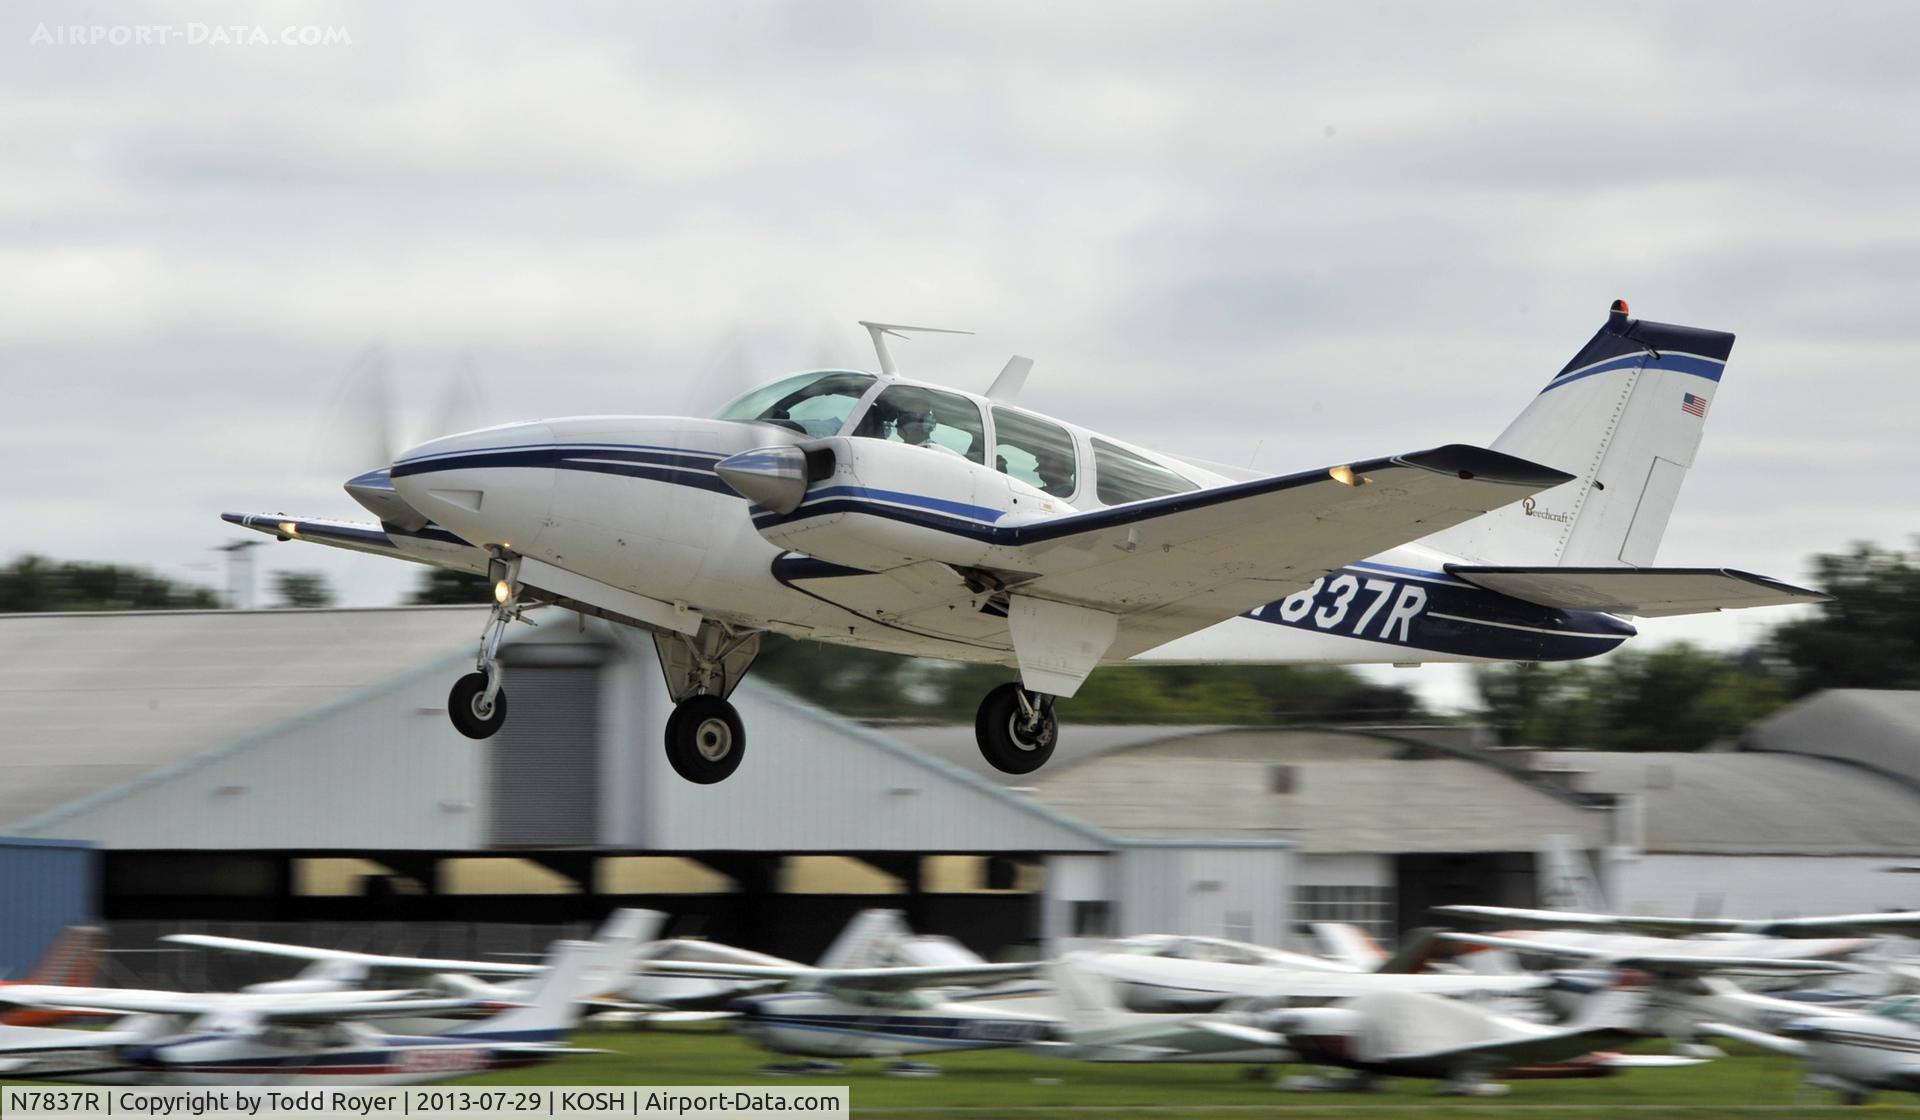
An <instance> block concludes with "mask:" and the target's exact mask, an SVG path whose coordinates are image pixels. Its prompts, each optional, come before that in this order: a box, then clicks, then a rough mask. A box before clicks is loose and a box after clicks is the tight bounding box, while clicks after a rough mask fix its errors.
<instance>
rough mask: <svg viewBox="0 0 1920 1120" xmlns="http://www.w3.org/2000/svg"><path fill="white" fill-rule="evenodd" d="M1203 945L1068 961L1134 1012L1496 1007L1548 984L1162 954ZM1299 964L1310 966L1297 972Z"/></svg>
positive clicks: (1125, 944) (1294, 959) (1280, 959)
mask: <svg viewBox="0 0 1920 1120" xmlns="http://www.w3.org/2000/svg"><path fill="white" fill-rule="evenodd" d="M1210 940H1211V939H1193V938H1170V939H1168V943H1167V946H1160V945H1156V944H1155V943H1154V942H1153V941H1152V940H1148V939H1128V940H1126V941H1121V942H1114V943H1112V944H1110V945H1108V946H1106V947H1105V948H1099V949H1092V948H1090V949H1085V950H1082V951H1081V952H1079V953H1077V954H1075V959H1076V961H1077V963H1078V967H1079V968H1080V969H1082V970H1083V971H1087V972H1092V973H1096V974H1098V975H1099V976H1101V977H1103V978H1104V979H1105V981H1106V982H1108V983H1110V984H1112V985H1113V986H1114V989H1115V990H1116V991H1117V992H1118V993H1119V998H1120V1000H1121V1002H1122V1003H1123V1004H1124V1005H1125V1006H1126V1007H1128V1008H1129V1009H1131V1010H1134V1011H1169V1012H1170V1011H1203V1010H1210V1009H1212V1008H1215V1007H1218V1006H1219V1005H1221V1004H1223V1003H1226V1002H1228V1001H1231V1000H1244V999H1282V1000H1286V1001H1287V1002H1289V1003H1325V1002H1329V1001H1331V1000H1337V999H1351V998H1353V997H1355V996H1360V995H1365V994H1367V993H1370V992H1380V991H1396V992H1423V993H1426V994H1429V995H1437V996H1451V997H1455V998H1460V999H1475V1000H1495V999H1503V998H1506V997H1510V996H1515V995H1524V994H1526V993H1529V992H1537V991H1539V990H1541V989H1543V988H1546V987H1548V986H1549V985H1551V984H1552V983H1553V980H1552V978H1551V977H1548V976H1545V975H1541V974H1537V973H1527V974H1513V975H1495V976H1487V975H1480V974H1476V973H1459V972H1448V973H1438V972H1357V971H1354V970H1352V969H1350V968H1346V967H1342V966H1339V965H1335V964H1332V963H1331V962H1325V961H1318V960H1317V959H1316V958H1310V957H1309V958H1302V957H1300V955H1299V954H1294V953H1287V954H1280V953H1274V951H1272V950H1268V951H1267V952H1268V953H1271V954H1273V955H1272V956H1260V955H1255V954H1246V955H1237V954H1236V955H1223V954H1220V953H1217V952H1199V953H1192V954H1180V953H1177V952H1176V953H1174V954H1170V953H1168V952H1167V951H1166V949H1167V947H1169V946H1171V947H1176V948H1177V947H1178V946H1180V944H1181V943H1182V942H1185V943H1188V944H1198V945H1201V946H1205V945H1207V943H1208V941H1210ZM1215 944H1220V945H1228V946H1231V945H1235V944H1236V943H1234V942H1215ZM1303 960H1304V961H1306V962H1311V963H1308V964H1304V965H1303V964H1302V963H1300V962H1301V961H1303Z"/></svg>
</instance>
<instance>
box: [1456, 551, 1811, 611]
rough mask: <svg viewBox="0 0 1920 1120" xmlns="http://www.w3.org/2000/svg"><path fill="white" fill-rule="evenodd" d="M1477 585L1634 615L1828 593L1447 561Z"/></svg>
mask: <svg viewBox="0 0 1920 1120" xmlns="http://www.w3.org/2000/svg"><path fill="white" fill-rule="evenodd" d="M1447 571H1448V572H1449V573H1450V574H1452V575H1455V576H1458V577H1459V578H1461V579H1463V580H1466V581H1467V582H1468V583H1471V584H1474V585H1475V586H1477V587H1484V588H1486V589H1487V590H1488V591H1497V592H1499V593H1500V594H1502V595H1510V596H1512V597H1513V598H1515V599H1521V600H1524V601H1526V602H1529V603H1538V604H1539V605H1541V606H1543V607H1555V608H1558V609H1560V610H1574V611H1604V612H1606V613H1607V614H1630V615H1634V616H1635V617H1638V618H1664V617H1667V616H1669V615H1681V614H1711V613H1713V612H1714V611H1727V610H1737V609H1739V608H1742V607H1779V606H1786V605H1787V604H1790V603H1824V602H1827V601H1828V600H1830V599H1832V598H1833V596H1831V595H1828V594H1826V593H1825V592H1820V591H1810V590H1808V589H1806V588H1804V587H1795V586H1794V585H1792V584H1790V583H1782V582H1780V581H1779V580H1777V579H1768V578H1767V577H1766V576H1756V575H1754V574H1752V573H1750V572H1736V571H1734V570H1733V569H1731V568H1505V567H1487V566H1478V565H1472V564H1448V565H1447Z"/></svg>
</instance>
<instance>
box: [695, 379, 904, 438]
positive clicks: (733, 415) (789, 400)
mask: <svg viewBox="0 0 1920 1120" xmlns="http://www.w3.org/2000/svg"><path fill="white" fill-rule="evenodd" d="M875 380H877V379H876V378H875V377H874V376H873V375H872V374H870V373H855V372H852V371H850V370H814V371H813V372H811V373H797V374H795V375H793V376H792V377H789V378H785V379H784V380H780V381H776V382H774V383H773V384H771V385H762V386H761V387H760V388H758V389H755V390H753V391H752V392H750V393H748V394H747V395H745V396H743V397H739V398H736V399H735V400H733V401H732V402H731V403H729V404H728V405H726V407H724V408H722V409H721V410H720V411H718V412H716V413H714V414H713V416H714V419H716V420H744V421H748V422H752V423H760V424H773V425H776V426H778V427H782V428H786V429H788V430H790V431H795V432H799V433H800V434H801V435H806V436H816V437H817V436H833V435H839V434H840V429H841V428H843V427H845V426H846V423H847V417H849V416H851V415H853V410H854V409H855V408H856V407H858V405H859V404H860V398H861V397H864V396H866V395H867V390H868V389H871V388H872V387H873V383H874V381H875Z"/></svg>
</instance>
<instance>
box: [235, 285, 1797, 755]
mask: <svg viewBox="0 0 1920 1120" xmlns="http://www.w3.org/2000/svg"><path fill="white" fill-rule="evenodd" d="M864 325H865V326H866V327H867V329H868V331H869V332H870V333H871V334H872V336H873V341H874V345H875V349H876V350H877V352H878V357H879V364H880V372H879V373H877V374H874V373H861V372H855V371H851V370H816V371H812V372H809V373H801V374H796V375H794V376H792V377H788V378H786V379H784V380H781V381H777V382H774V383H773V384H771V385H768V386H766V387H764V388H761V389H756V390H754V391H753V392H750V393H748V394H747V395H745V396H743V397H740V398H739V399H737V400H735V401H733V402H732V403H731V404H728V405H726V406H725V407H724V408H722V409H721V410H720V411H719V413H718V414H717V415H715V416H713V417H711V418H698V417H683V416H600V417H582V418H573V419H560V420H541V421H536V422H532V423H524V424H510V425H505V426H501V427H495V428H488V429H484V430H481V431H475V432H467V433H465V434H462V435H454V436H448V437H446V438H444V439H437V440H434V441H432V442H430V443H426V444H422V445H420V446H419V447H416V448H414V449H412V450H410V451H407V452H406V453H404V454H402V455H401V456H400V457H399V458H398V459H397V460H396V461H395V462H394V463H393V464H392V465H390V466H386V467H381V468H379V469H377V470H372V471H368V472H367V473H365V474H363V475H360V476H359V477H357V478H354V479H352V480H351V481H349V482H348V483H347V484H346V488H347V491H348V492H349V493H350V494H352V495H353V497H354V498H355V499H356V500H358V501H359V502H360V503H361V504H362V505H364V506H366V507H367V508H368V509H369V510H371V511H372V512H373V513H374V514H375V515H377V516H378V517H379V518H380V524H379V525H377V526H374V525H365V524H356V523H351V522H340V521H326V520H306V519H300V518H294V517H289V516H287V515H284V514H233V513H229V514H226V515H225V517H226V519H227V520H228V521H230V522H233V523H235V524H238V525H242V526H245V527H248V528H252V529H257V530H259V531H261V532H264V533H269V534H272V535H275V536H278V537H280V538H281V539H292V538H299V539H303V540H309V541H315V542H318V543H321V544H328V545H334V546H336V547H340V548H348V549H356V550H359V551H363V552H373V553H377V554H380V555H384V556H391V557H395V558H399V559H404V560H413V561H418V562H421V563H427V564H436V565H440V566H442V567H448V568H455V569H461V570H465V571H470V572H485V573H487V574H488V575H489V576H490V577H491V578H492V579H493V580H494V582H495V597H496V599H497V601H498V605H497V606H496V607H495V609H494V612H493V615H492V618H491V621H490V623H489V625H488V627H487V629H486V631H485V633H484V635H483V636H482V638H481V643H480V652H479V657H478V665H477V671H476V672H474V673H471V674H469V675H467V676H465V677H462V678H461V679H460V680H459V681H458V682H457V683H456V684H455V686H454V688H453V691H452V694H451V695H450V697H449V699H448V714H449V715H450V716H451V717H452V720H453V722H454V725H455V726H456V727H458V728H459V729H460V730H461V731H462V732H463V733H465V734H467V735H469V736H472V737H474V738H482V739H483V738H486V737H488V736H490V735H492V734H493V733H494V732H495V731H497V730H498V729H499V728H500V726H501V725H502V723H503V721H504V720H505V719H506V716H507V694H506V692H505V691H504V690H503V688H502V671H501V666H500V663H499V660H498V658H497V657H496V652H497V648H498V645H499V642H500V639H501V635H502V632H503V631H504V630H505V628H506V626H507V624H508V623H509V622H511V621H512V620H513V619H514V618H516V617H517V616H518V615H519V614H520V613H521V612H522V611H523V610H525V609H527V608H528V607H530V606H534V605H537V604H542V603H554V604H559V605H561V606H563V607H566V608H569V609H573V610H577V611H580V612H582V613H585V614H591V615H595V616H598V617H601V618H606V619H610V620H613V621H616V622H620V623H624V624H627V625H631V626H635V627H639V628H641V629H644V630H647V631H649V632H650V633H652V634H653V636H654V641H655V642H656V644H657V646H658V649H659V653H660V662H661V666H662V668H663V670H664V672H665V674H666V683H667V690H668V692H669V693H670V694H671V695H672V697H673V700H674V702H675V708H674V711H673V714H672V716H671V718H669V720H668V721H667V732H666V740H667V755H668V758H669V759H670V760H671V762H672V764H673V766H674V769H675V770H677V771H678V772H679V773H680V774H681V775H682V776H683V777H685V778H687V779H688V780H690V781H694V782H700V783H710V782H717V781H720V780H722V779H724V778H726V777H727V776H728V775H729V774H731V773H733V771H734V770H735V768H737V767H738V766H739V764H740V759H741V755H742V753H743V751H744V749H745V746H746V737H745V733H744V730H743V728H742V727H741V724H740V719H739V716H738V715H737V714H736V713H735V711H734V709H733V707H732V705H730V704H729V703H728V702H727V697H728V696H729V695H730V694H731V693H732V691H733V689H734V686H735V685H737V684H738V683H739V682H740V679H741V677H742V676H744V675H745V674H746V672H747V670H748V668H749V667H750V666H751V665H752V664H753V660H754V657H755V655H756V654H757V653H758V651H759V646H760V637H761V635H762V634H764V633H767V632H776V633H782V634H787V635H791V636H794V637H800V638H810V639H814V640H817V641H823V642H837V643H844V644H848V645H856V646H865V647H871V648H877V649H885V650H889V651H892V652H896V653H901V654H910V655H917V656H926V657H939V658H947V659H951V660H963V661H984V662H993V663H998V664H1004V665H1009V666H1015V667H1017V668H1018V670H1019V680H1018V681H1017V682H1009V683H1007V684H1004V685H1001V686H999V687H997V688H995V689H994V690H992V691H991V692H989V693H988V694H987V696H986V698H985V699H984V700H983V701H982V702H981V704H980V708H979V714H978V716H977V718H976V720H975V729H976V733H977V736H978V739H979V743H980V750H981V752H982V754H984V755H985V756H986V758H987V760H988V761H989V762H990V763H991V764H992V765H994V766H995V767H997V768H999V769H1000V770H1002V771H1005V772H1007V773H1015V774H1020V773H1027V772H1030V771H1032V770H1034V769H1036V768H1037V767H1039V766H1040V765H1041V764H1042V763H1044V762H1045V761H1046V760H1047V757H1048V756H1049V755H1050V754H1051V753H1052V751H1053V747H1054V742H1055V739H1056V737H1057V734H1058V720H1057V717H1056V715H1055V711H1054V700H1055V699H1056V698H1059V697H1070V696H1072V695H1073V694H1074V692H1075V691H1076V690H1077V689H1078V688H1079V687H1080V684H1081V682H1083V681H1084V680H1085V679H1086V678H1087V675H1088V674H1089V673H1091V672H1092V671H1093V670H1094V668H1096V667H1097V666H1100V665H1103V664H1113V663H1116V662H1122V661H1128V660H1134V661H1160V662H1186V663H1206V662H1345V663H1364V662H1390V663H1397V664H1406V663H1417V662H1425V661H1558V660H1568V659H1575V658H1583V657H1592V656H1594V655H1595V654H1600V653H1605V652H1606V651H1608V650H1610V649H1613V648H1614V647H1615V646H1617V645H1619V644H1620V643H1621V642H1623V641H1625V640H1626V639H1627V638H1629V637H1631V636H1632V635H1633V634H1634V628H1633V626H1632V625H1631V624H1630V623H1629V622H1627V621H1625V619H1624V618H1623V617H1621V616H1644V617H1657V616H1663V615H1680V614H1694V613H1701V612H1708V611H1717V610H1723V609H1726V608H1730V607H1749V606H1767V605H1775V604H1783V603H1801V602H1812V601H1817V600H1818V599H1820V598H1821V596H1820V595H1818V594H1817V593H1815V592H1811V591H1806V590H1803V589H1800V588H1797V587H1791V586H1788V585H1786V584H1783V583H1778V582H1776V581H1773V580H1770V579H1765V578H1762V577H1759V576H1753V575H1747V574H1745V573H1741V572H1734V571H1728V570H1724V569H1717V568H1706V569H1679V568H1656V567H1652V566H1651V565H1652V564H1653V559H1654V549H1655V546H1656V545H1657V544H1658V543H1659V540H1660V536H1661V534H1662V533H1663V531H1664V530H1665V528H1666V524H1667V518H1668V515H1669V514H1670V513H1671V512H1672V510H1673V504H1674V499H1675V497H1676V495H1677V494H1678V493H1679V489H1680V482H1681V479H1682V478H1683V476H1684V475H1685V473H1686V470H1687V468H1688V466H1690V465H1691V464H1692V462H1693V455H1694V451H1695V449H1696V448H1697V446H1698V445H1699V441H1700V432H1701V426H1702V424H1703V423H1704V421H1705V418H1706V414H1707V411H1708V408H1709V406H1710V405H1711V404H1712V401H1713V396H1714V391H1715V390H1716V389H1717V388H1718V386H1719V383H1720V375H1721V372H1722V370H1723V369H1724V368H1725V366H1726V361H1727V355H1728V353H1729V352H1730V351H1731V349H1732V347H1733V336H1732V335H1730V334H1725V333H1722V332H1719V331H1709V330H1701V329H1698V328H1694V327H1681V326H1671V325H1668V324H1664V323H1652V322H1646V321H1644V320H1635V319H1631V318H1628V315H1627V306H1626V303H1625V302H1624V301H1620V302H1616V303H1615V304H1614V305H1613V312H1612V314H1611V315H1610V316H1609V318H1608V320H1607V322H1606V324H1605V325H1604V326H1602V327H1601V328H1600V331H1599V333H1597V334H1596V335H1594V336H1593V339H1592V340H1591V341H1589V342H1588V343H1587V344H1586V346H1585V347H1583V348H1582V349H1581V350H1580V352H1579V353H1578V354H1577V355H1575V356H1574V358H1573V360H1572V361H1570V362H1568V363H1567V365H1566V367H1565V368H1563V369H1562V370H1561V371H1560V372H1559V373H1558V374H1556V375H1555V376H1554V377H1553V378H1552V379H1551V380H1550V381H1549V382H1548V383H1547V385H1546V387H1545V388H1543V389H1541V390H1540V392H1539V393H1538V395H1537V396H1535V397H1534V399H1533V401H1532V402H1531V403H1530V404H1528V406H1527V408H1526V410H1525V411H1523V412H1522V413H1521V414H1520V417H1519V419H1517V420H1515V421H1514V423H1513V424H1512V425H1511V426H1510V427H1509V428H1508V429H1507V430H1506V432H1505V433H1503V434H1502V435H1501V436H1500V438H1499V439H1497V440H1495V441H1494V443H1493V446H1492V447H1491V448H1480V447H1469V446H1463V445H1458V444H1453V445H1448V446H1444V447H1436V448H1432V449H1429V450H1425V451H1412V452H1407V453H1405V454H1400V455H1390V456H1385V457H1381V458H1373V459H1356V460H1353V461H1351V462H1346V463H1339V464H1336V465H1333V466H1330V467H1323V468H1320V469H1316V470H1311V471H1306V472H1303V473H1299V474H1288V475H1275V476H1264V475H1259V474H1256V473H1255V472H1252V471H1247V470H1242V469H1239V468H1234V467H1227V466H1220V465H1217V464H1209V463H1202V462H1199V461H1196V460H1191V459H1183V458H1180V457H1176V456H1173V455H1166V454H1161V453H1157V452H1153V451H1148V450H1146V449H1144V448H1140V447H1136V446H1134V445H1131V444H1128V443H1124V442H1122V441H1120V440H1117V439H1113V438H1111V437H1109V436H1105V435H1102V434H1100V433H1097V432H1093V431H1090V430H1088V429H1086V428H1082V427H1078V426H1076V425H1073V424H1069V423H1066V422H1064V421H1060V420H1055V419H1052V418H1050V417H1046V416H1042V415H1040V414H1038V413H1035V412H1031V411H1028V410H1025V409H1022V408H1018V407H1016V406H1015V405H1014V404H1013V401H1014V399H1015V397H1016V395H1017V394H1018V392H1019V390H1020V388H1021V386H1022V385H1023V384H1024V383H1025V380H1026V377H1027V373H1028V371H1029V369H1030V368H1031V366H1032V362H1031V361H1030V360H1028V359H1026V358H1018V357H1016V358H1014V359H1013V360H1011V361H1009V362H1008V363H1007V365H1006V368H1005V369H1004V370H1002V371H1001V373H1000V375H999V377H998V378H997V379H996V380H995V381H994V383H993V385H992V387H990V388H989V389H988V390H987V392H986V393H985V394H984V395H980V394H973V393H966V392H958V391H955V390H951V389H945V388H940V387H937V386H934V385H930V384H927V383H924V382H919V381H914V380H910V379H908V378H904V377H901V376H900V375H899V373H898V371H897V370H896V368H895V366H894V362H893V359H892V357H891V355H890V354H889V352H888V350H887V343H886V339H887V336H888V335H889V334H896V333H898V332H900V331H904V330H911V329H915V328H905V327H894V326H889V325H886V324H878V323H867V324H864Z"/></svg>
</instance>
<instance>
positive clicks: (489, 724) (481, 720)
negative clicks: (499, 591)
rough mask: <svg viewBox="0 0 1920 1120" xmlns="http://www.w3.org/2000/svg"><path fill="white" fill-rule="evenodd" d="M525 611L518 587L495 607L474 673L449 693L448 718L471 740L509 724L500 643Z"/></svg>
mask: <svg viewBox="0 0 1920 1120" xmlns="http://www.w3.org/2000/svg"><path fill="white" fill-rule="evenodd" d="M516 567H517V562H516ZM523 609H524V608H523V607H521V605H520V600H519V589H518V585H517V584H515V585H513V594H512V595H510V596H508V597H507V598H506V599H504V600H503V601H502V602H501V603H500V605H498V606H496V607H494V608H493V614H492V615H491V616H490V617H489V618H488V619H487V629H486V631H485V632H484V633H482V634H481V635H480V655H479V656H478V657H477V658H475V659H474V671H473V672H471V673H468V674H467V675H466V676H464V677H461V678H460V679H459V680H457V681H454V682H453V691H451V692H449V693H447V718H448V719H450V720H452V721H453V727H454V730H456V731H458V732H459V733H460V734H462V735H465V736H466V737H467V738H469V739H491V738H493V733H494V732H496V731H498V730H500V728H501V727H502V726H504V725H505V724H506V722H507V693H506V689H504V688H503V687H501V682H502V680H503V678H504V677H505V675H506V674H505V673H504V671H503V670H502V669H501V668H500V639H501V637H502V636H504V635H505V634H506V632H507V623H509V622H512V621H513V620H514V619H516V618H519V617H520V614H521V611H522V610H523Z"/></svg>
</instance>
